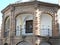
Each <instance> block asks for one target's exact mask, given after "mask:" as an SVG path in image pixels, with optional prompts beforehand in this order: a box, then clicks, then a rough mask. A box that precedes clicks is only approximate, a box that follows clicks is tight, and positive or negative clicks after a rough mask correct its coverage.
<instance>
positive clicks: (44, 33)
mask: <svg viewBox="0 0 60 45" xmlns="http://www.w3.org/2000/svg"><path fill="white" fill-rule="evenodd" d="M40 35H41V36H52V30H51V29H49V28H45V29H40Z"/></svg>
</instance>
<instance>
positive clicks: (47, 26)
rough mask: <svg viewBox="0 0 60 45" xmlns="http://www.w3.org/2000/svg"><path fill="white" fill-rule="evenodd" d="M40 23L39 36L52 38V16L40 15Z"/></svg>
mask: <svg viewBox="0 0 60 45" xmlns="http://www.w3.org/2000/svg"><path fill="white" fill-rule="evenodd" d="M40 21H41V22H40V25H41V26H40V34H41V36H52V16H50V15H49V14H42V15H41V18H40Z"/></svg>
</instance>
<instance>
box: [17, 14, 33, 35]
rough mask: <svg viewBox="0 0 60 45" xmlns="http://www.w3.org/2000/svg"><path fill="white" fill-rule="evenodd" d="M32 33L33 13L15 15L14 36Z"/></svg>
mask: <svg viewBox="0 0 60 45" xmlns="http://www.w3.org/2000/svg"><path fill="white" fill-rule="evenodd" d="M32 33H33V15H32V14H21V15H18V16H17V17H16V36H20V34H22V35H25V34H27V35H28V34H32Z"/></svg>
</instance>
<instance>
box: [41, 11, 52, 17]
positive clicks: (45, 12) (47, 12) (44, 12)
mask: <svg viewBox="0 0 60 45" xmlns="http://www.w3.org/2000/svg"><path fill="white" fill-rule="evenodd" d="M42 14H49V15H50V16H51V17H52V18H53V14H52V13H51V12H49V11H42V12H41V15H42Z"/></svg>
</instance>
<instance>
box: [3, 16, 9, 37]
mask: <svg viewBox="0 0 60 45" xmlns="http://www.w3.org/2000/svg"><path fill="white" fill-rule="evenodd" d="M9 30H10V18H9V17H7V18H6V21H5V33H4V36H5V37H7V36H8V35H9Z"/></svg>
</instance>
